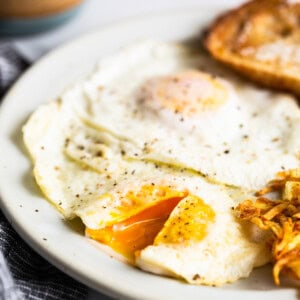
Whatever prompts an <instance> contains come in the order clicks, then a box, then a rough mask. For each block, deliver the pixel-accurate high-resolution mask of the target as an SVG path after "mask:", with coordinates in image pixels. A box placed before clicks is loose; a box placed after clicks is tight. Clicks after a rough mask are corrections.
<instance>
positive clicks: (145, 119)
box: [62, 41, 300, 190]
mask: <svg viewBox="0 0 300 300" xmlns="http://www.w3.org/2000/svg"><path fill="white" fill-rule="evenodd" d="M189 69H198V70H206V69H209V72H211V73H214V74H221V75H222V77H217V78H215V80H216V81H217V82H219V83H222V84H223V85H224V86H225V88H226V90H227V93H228V99H227V100H226V101H225V102H224V105H221V106H220V107H219V108H217V109H211V110H209V109H208V110H207V111H204V112H203V113H201V112H199V114H198V115H193V116H185V115H182V114H180V112H179V113H178V112H176V113H174V111H171V110H168V109H165V108H160V109H159V108H157V109H155V107H151V106H150V107H149V105H147V104H145V101H142V100H145V99H141V97H143V95H142V93H141V89H142V88H143V87H144V86H145V84H147V82H148V81H151V80H153V79H157V78H158V79H159V78H161V77H164V76H168V75H172V74H176V73H178V72H181V71H184V70H189ZM226 78H227V79H228V80H226ZM199 93H200V94H201V91H199ZM62 99H72V100H73V102H75V103H77V105H78V106H77V112H78V114H79V116H80V117H81V118H82V120H83V122H84V123H86V124H88V125H89V126H92V127H94V128H95V129H97V130H103V129H105V130H107V131H108V132H110V133H111V134H113V135H114V136H116V137H118V138H121V139H126V140H128V141H130V142H131V143H132V144H133V145H134V146H135V149H134V150H133V151H129V152H128V153H127V154H128V155H129V156H132V157H135V158H140V159H149V160H155V161H159V162H164V163H171V164H173V165H177V166H182V167H187V168H191V169H194V170H196V171H199V172H201V173H202V174H204V175H206V176H208V177H209V178H211V179H212V180H214V181H215V182H220V183H226V184H229V185H234V186H238V187H243V188H248V189H253V190H256V189H259V188H261V187H262V186H264V185H265V184H266V182H267V181H268V180H270V179H272V178H274V176H275V174H276V173H277V172H278V171H280V170H282V169H289V168H296V167H298V166H299V149H300V140H299V139H298V138H297V134H298V131H299V129H300V111H299V108H298V105H297V102H296V100H295V99H294V98H293V97H292V96H288V95H285V94H276V93H272V92H269V91H266V90H263V89H260V88H258V87H256V86H253V85H250V84H247V83H245V82H243V81H241V80H239V79H237V78H236V77H234V76H232V75H231V74H230V73H228V72H226V71H225V72H224V70H222V69H220V67H215V66H214V65H213V64H212V63H211V62H210V61H209V58H208V57H207V56H205V55H203V54H201V53H200V52H198V51H195V50H191V49H190V48H186V47H184V46H179V45H177V44H172V43H169V44H166V43H159V42H153V41H147V42H142V43H139V44H136V45H134V46H131V47H129V48H127V49H124V50H122V51H120V52H118V53H116V54H115V55H112V56H111V57H108V58H106V59H105V60H103V61H102V62H100V64H99V67H98V70H97V71H96V72H95V74H94V75H93V76H92V77H91V78H90V79H89V80H87V81H86V82H85V83H83V84H81V85H80V86H76V87H75V88H73V89H70V90H69V91H68V92H67V93H65V94H64V95H63V97H62ZM146 102H147V101H146ZM187 149H188V151H187ZM258 170H259V171H258Z"/></svg>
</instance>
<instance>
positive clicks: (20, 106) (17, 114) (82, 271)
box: [0, 4, 297, 300]
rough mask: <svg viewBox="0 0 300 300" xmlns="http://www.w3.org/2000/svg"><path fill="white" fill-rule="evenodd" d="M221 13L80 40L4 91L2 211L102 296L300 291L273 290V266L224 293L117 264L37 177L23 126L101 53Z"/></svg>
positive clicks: (179, 16)
mask: <svg viewBox="0 0 300 300" xmlns="http://www.w3.org/2000/svg"><path fill="white" fill-rule="evenodd" d="M218 10H220V8H218V9H217V8H215V7H210V6H209V4H207V5H206V6H205V7H203V9H201V8H197V9H195V10H189V11H185V12H182V11H181V12H180V11H177V12H173V13H168V14H163V15H156V16H146V17H143V18H138V19H134V20H131V21H125V22H122V23H119V24H116V25H113V26H110V27H107V28H105V29H102V30H100V31H98V32H95V33H92V34H89V35H86V36H83V37H82V38H80V39H77V40H75V41H73V42H71V43H69V44H67V45H65V46H63V47H61V48H59V49H58V50H55V51H53V52H52V53H50V54H49V55H47V56H46V57H44V58H43V59H42V60H41V61H39V62H38V63H37V64H35V65H34V66H33V67H32V68H30V70H29V71H28V72H26V74H24V75H23V76H22V78H21V79H20V80H19V81H18V82H17V84H16V85H15V86H14V87H13V88H12V89H11V91H10V92H9V93H8V94H7V96H6V97H5V99H4V102H3V103H2V107H1V111H0V128H1V133H0V145H1V146H0V191H1V207H2V209H3V211H4V213H5V215H6V216H7V218H8V220H9V221H10V222H11V223H12V225H13V226H14V228H15V229H16V230H17V231H18V232H19V234H20V235H21V236H22V237H23V239H24V240H25V241H26V242H27V243H28V244H30V245H31V246H32V247H33V248H34V249H35V250H36V251H37V252H39V253H40V254H41V255H42V256H43V257H45V258H46V259H47V260H49V261H50V262H51V263H53V264H54V265H55V266H57V267H58V268H60V269H61V270H62V271H64V272H66V273H67V274H69V275H71V276H73V277H74V278H76V279H78V280H79V281H81V282H83V283H85V284H87V285H89V286H90V287H92V288H95V289H96V290H98V291H101V292H104V293H107V294H109V295H112V296H117V297H121V298H122V299H124V298H126V299H156V300H157V299H172V300H176V299H184V298H185V299H191V300H192V299H205V300H206V299H220V298H221V297H222V298H223V299H230V300H234V299H241V297H243V299H244V300H246V299H253V298H254V297H255V299H256V300H259V299H264V300H266V299H272V300H276V299H285V300H287V299H296V298H297V290H296V289H294V288H289V287H281V288H277V287H275V286H274V284H273V281H272V277H271V270H270V268H269V267H265V268H261V269H259V270H256V271H255V272H254V273H253V274H252V275H251V277H250V278H248V279H247V280H240V281H239V282H237V283H236V284H232V285H227V286H225V287H222V288H212V287H205V286H192V285H188V284H186V283H183V282H180V281H177V280H173V279H169V278H163V277H159V276H155V275H151V274H148V273H144V272H142V271H139V270H137V269H135V268H132V267H130V266H127V265H125V264H122V263H120V262H119V261H116V260H114V259H112V258H110V257H109V256H108V255H107V254H105V253H103V252H102V251H100V250H99V248H98V246H97V244H96V243H95V242H93V241H91V240H88V239H86V238H85V237H84V236H83V234H82V228H80V226H78V224H76V222H71V223H68V222H65V221H64V220H63V219H62V217H61V216H60V215H59V214H58V213H57V212H56V210H55V209H54V208H53V207H52V206H51V205H50V204H49V203H48V202H47V201H46V200H45V199H44V198H43V196H42V195H41V193H40V191H39V189H38V188H37V186H36V185H35V182H34V180H33V178H32V171H31V168H32V166H31V164H30V162H29V159H28V157H27V156H26V153H25V151H24V147H23V144H22V140H21V126H22V124H23V123H24V122H25V120H26V119H27V118H28V116H29V114H30V113H31V112H32V111H33V110H34V109H35V108H37V106H38V105H39V104H41V103H43V102H45V101H49V100H51V99H54V98H55V97H56V96H58V95H59V94H60V93H61V92H62V90H63V89H64V88H66V87H67V86H68V85H70V84H71V83H73V82H74V81H76V80H78V79H80V78H82V77H84V76H86V75H87V74H88V73H89V72H91V71H92V69H93V66H94V65H95V63H96V62H97V61H98V60H99V59H100V58H101V57H103V56H105V55H106V54H108V53H111V52H112V51H115V50H116V49H118V48H119V47H120V46H123V45H126V44H128V43H130V42H131V41H133V40H136V39H139V38H149V37H150V38H158V39H162V40H188V39H190V38H191V37H195V36H197V35H199V33H200V32H201V29H202V28H203V26H204V24H206V23H207V22H208V21H209V20H210V19H211V18H212V17H213V16H215V14H216V13H217V12H218Z"/></svg>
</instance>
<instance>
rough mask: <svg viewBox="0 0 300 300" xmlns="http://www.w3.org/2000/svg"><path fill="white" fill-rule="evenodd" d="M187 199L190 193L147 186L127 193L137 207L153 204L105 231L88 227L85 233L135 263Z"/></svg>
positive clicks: (104, 229)
mask: <svg viewBox="0 0 300 300" xmlns="http://www.w3.org/2000/svg"><path fill="white" fill-rule="evenodd" d="M186 196H187V192H178V191H172V190H171V189H169V188H167V187H153V186H144V187H142V189H141V190H140V191H138V192H137V193H134V192H129V193H127V197H128V198H129V199H130V200H133V201H134V204H137V203H138V202H141V201H145V199H146V200H147V201H151V200H154V202H153V201H152V202H149V204H148V205H147V204H146V205H144V207H140V208H139V209H137V210H136V211H134V213H133V214H131V215H130V216H129V217H127V218H125V219H123V220H121V221H118V222H116V223H114V224H112V225H110V226H107V227H105V228H103V229H96V230H93V229H89V228H87V229H86V234H87V235H88V236H90V237H91V238H92V239H95V240H97V241H99V242H101V243H103V244H106V245H108V246H110V247H111V248H113V249H114V250H115V251H116V252H118V253H121V254H122V255H124V256H125V257H127V258H128V259H129V260H132V259H133V258H134V253H135V252H136V251H137V250H141V249H143V248H145V247H147V246H148V245H151V244H153V241H154V239H155V237H156V236H157V234H158V233H159V231H160V230H161V229H162V228H163V226H164V224H165V222H166V220H167V219H168V217H169V215H170V213H171V212H172V210H173V209H174V208H175V207H176V205H177V204H178V203H179V202H180V201H181V200H182V199H183V198H185V197H186ZM139 197H145V198H144V199H139ZM144 203H145V202H144Z"/></svg>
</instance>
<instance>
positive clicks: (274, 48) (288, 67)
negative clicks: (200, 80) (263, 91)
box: [204, 0, 300, 96]
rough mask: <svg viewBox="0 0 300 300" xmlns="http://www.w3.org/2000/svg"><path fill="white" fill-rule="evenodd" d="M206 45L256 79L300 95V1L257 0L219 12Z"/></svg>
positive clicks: (238, 69) (211, 51)
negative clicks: (220, 13) (222, 13)
mask: <svg viewBox="0 0 300 300" xmlns="http://www.w3.org/2000/svg"><path fill="white" fill-rule="evenodd" d="M204 45H205V47H206V48H207V49H208V51H209V52H210V53H211V54H212V56H213V57H214V58H216V59H217V60H219V61H221V62H223V63H225V64H226V65H228V66H230V67H232V68H233V69H235V70H236V71H238V72H240V73H241V74H243V75H245V76H247V77H248V78H250V79H251V80H253V81H256V82H258V83H261V84H263V85H265V86H268V87H271V88H275V89H279V90H286V91H290V92H292V93H294V94H296V95H298V96H300V4H299V3H294V4H292V3H289V2H288V1H286V0H254V1H251V2H248V3H246V4H244V5H242V6H241V7H239V8H237V9H234V10H231V11H229V12H227V13H225V14H224V15H222V16H220V17H219V18H218V19H217V20H215V22H214V23H213V24H212V25H211V27H210V29H209V30H208V32H207V34H206V36H205V38H204Z"/></svg>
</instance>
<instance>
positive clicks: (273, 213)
mask: <svg viewBox="0 0 300 300" xmlns="http://www.w3.org/2000/svg"><path fill="white" fill-rule="evenodd" d="M272 192H276V193H279V195H278V196H279V200H272V199H270V197H269V198H268V197H266V195H267V194H269V193H272ZM257 195H258V198H257V199H256V200H255V201H252V200H246V201H243V202H242V203H240V204H239V205H238V207H237V208H236V211H237V213H238V216H239V218H241V219H243V220H247V221H250V222H252V223H254V224H256V225H257V226H258V227H259V228H261V229H263V230H271V231H272V233H273V238H272V258H273V260H274V262H275V264H274V268H273V276H274V280H275V283H276V284H278V285H279V283H280V281H279V274H280V272H282V271H283V272H285V273H289V274H291V275H292V276H293V277H295V278H297V279H300V209H299V208H300V169H294V170H289V171H285V172H280V173H278V178H277V179H275V180H272V181H271V182H270V183H269V184H268V186H267V187H266V188H265V189H263V190H261V191H258V192H257ZM276 199H278V198H276Z"/></svg>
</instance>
